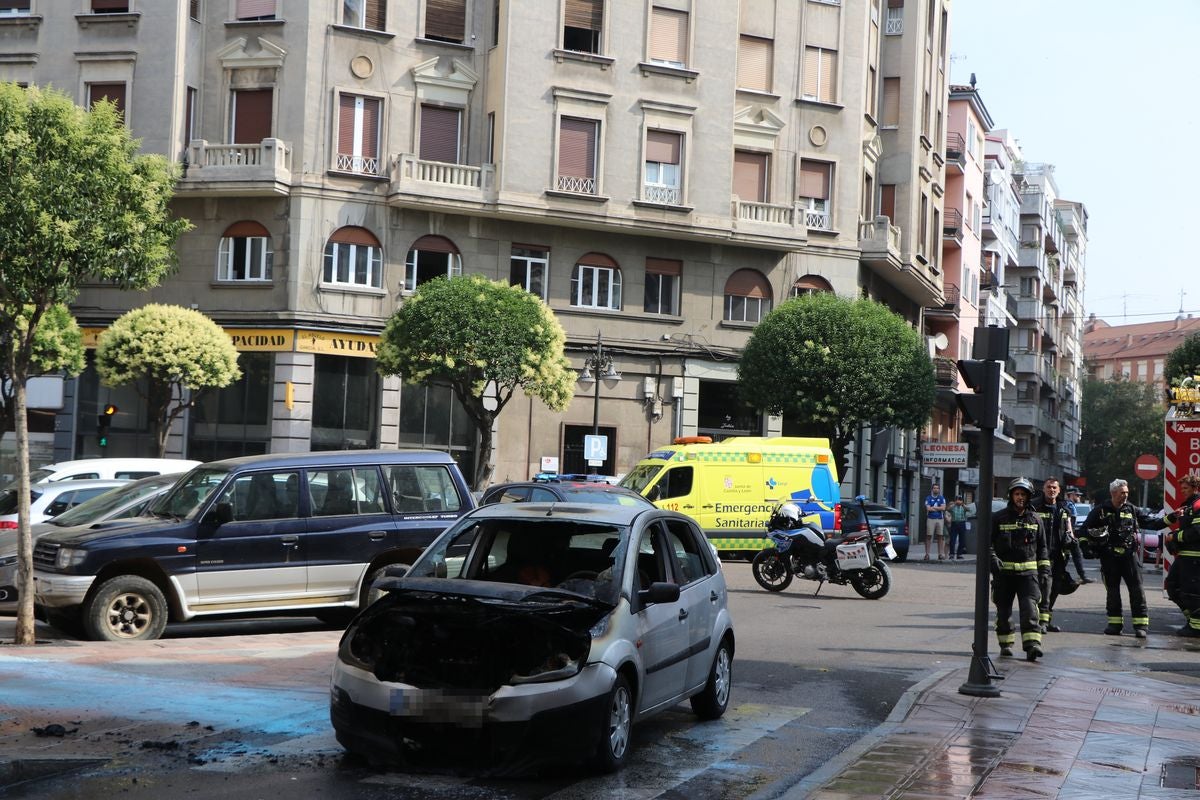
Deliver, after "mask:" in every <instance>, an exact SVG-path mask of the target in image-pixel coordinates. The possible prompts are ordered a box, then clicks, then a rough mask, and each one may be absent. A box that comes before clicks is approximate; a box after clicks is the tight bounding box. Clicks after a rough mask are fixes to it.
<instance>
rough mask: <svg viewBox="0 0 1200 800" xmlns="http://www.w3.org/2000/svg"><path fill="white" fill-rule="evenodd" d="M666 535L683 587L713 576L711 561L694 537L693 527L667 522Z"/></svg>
mask: <svg viewBox="0 0 1200 800" xmlns="http://www.w3.org/2000/svg"><path fill="white" fill-rule="evenodd" d="M666 535H667V544H668V546H669V547H670V549H671V554H672V556H674V560H675V569H676V571H677V572H678V574H679V583H680V585H681V586H687V585H688V584H689V583H692V582H694V581H698V580H700V579H701V578H707V577H708V576H709V575H711V574H712V569H711V567H710V565H709V561H708V559H706V558H705V557H704V554H703V552H702V551H701V550H700V548H699V546H698V544H697V542H696V537H695V536H693V535H692V529H691V527H690V526H688V524H687V523H686V522H678V521H676V520H671V521H669V522H667V523H666Z"/></svg>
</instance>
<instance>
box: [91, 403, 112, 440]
mask: <svg viewBox="0 0 1200 800" xmlns="http://www.w3.org/2000/svg"><path fill="white" fill-rule="evenodd" d="M116 413H117V407H116V406H114V405H113V404H112V403H109V404H108V405H106V406H105V407H104V411H103V412H102V413H100V414H97V415H96V443H97V444H99V445H100V446H101V447H108V429H109V426H111V425H112V418H113V417H114V416H116Z"/></svg>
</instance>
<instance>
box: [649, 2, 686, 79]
mask: <svg viewBox="0 0 1200 800" xmlns="http://www.w3.org/2000/svg"><path fill="white" fill-rule="evenodd" d="M687 41H688V13H687V12H686V11H676V10H675V9H672V8H661V7H659V6H654V7H653V8H651V9H650V61H651V63H654V64H667V65H669V66H672V67H686V66H687V52H688V47H687Z"/></svg>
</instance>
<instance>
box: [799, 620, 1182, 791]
mask: <svg viewBox="0 0 1200 800" xmlns="http://www.w3.org/2000/svg"><path fill="white" fill-rule="evenodd" d="M1160 635H1161V634H1160ZM1180 641H1181V642H1182V641H1184V640H1180ZM1189 641H1190V640H1189ZM1180 649H1181V650H1183V649H1184V648H1182V647H1181V648H1180ZM1189 649H1190V648H1189ZM1188 658H1189V659H1190V660H1191V661H1192V662H1194V661H1195V651H1192V652H1191V653H1189V654H1188ZM993 664H994V665H995V667H996V668H997V670H998V671H999V672H1000V673H1001V674H1003V675H1004V679H1003V680H1001V681H997V682H996V685H997V686H998V687H999V689H1000V692H1001V694H1000V696H999V697H993V698H981V697H973V696H970V695H965V694H960V693H959V691H958V689H959V687H960V686H962V685H963V683H964V682H966V680H967V677H968V672H969V670H968V668H967V667H965V666H964V667H963V668H960V669H952V670H943V671H941V672H938V673H935V674H934V675H932V676H930V677H929V678H927V679H926V680H924V681H922V682H921V683H919V684H917V685H916V686H914V687H913V688H912V689H910V690H909V691H908V692H907V693H906V694H905V695H904V697H903V698H902V699H901V701H900V702H899V703H898V704H897V706H896V708H895V709H894V710H893V711H892V714H891V716H889V717H888V719H887V720H886V721H885V722H884V723H883V724H882V725H880V726H879V727H878V728H876V729H875V730H874V731H873V732H872V733H870V734H868V735H867V736H865V737H864V738H863V739H861V740H859V742H857V743H856V744H855V745H854V746H853V747H851V748H850V749H848V750H846V751H845V752H843V753H842V755H841V756H840V757H839V758H836V759H834V760H833V761H832V762H830V763H829V764H827V765H825V766H824V767H823V768H821V769H820V770H818V771H817V772H814V773H812V774H810V775H809V776H808V777H807V778H805V779H804V781H802V782H801V783H800V784H798V785H797V786H795V787H793V788H792V789H791V790H790V791H788V792H787V794H785V795H784V797H785V798H787V799H788V800H799V798H810V799H811V800H851V799H853V800H863V798H888V800H893V799H896V800H898V799H899V798H968V797H971V798H992V799H993V800H1008V799H1009V798H1013V799H1014V800H1015V799H1016V798H1041V797H1045V798H1050V797H1053V798H1064V799H1068V798H1079V800H1082V799H1083V798H1120V799H1121V800H1125V799H1126V798H1130V799H1131V800H1132V798H1177V799H1178V800H1185V799H1186V800H1196V798H1197V797H1200V795H1198V794H1197V791H1196V790H1197V789H1198V788H1200V685H1196V684H1194V683H1188V684H1180V683H1172V682H1167V681H1164V680H1157V679H1153V678H1146V677H1145V675H1144V674H1141V675H1134V674H1132V673H1129V672H1104V671H1100V670H1093V669H1080V668H1076V667H1060V666H1057V665H1053V664H1047V663H1046V662H1044V661H1043V662H1037V663H1029V662H1026V661H1024V660H1016V659H1011V658H1003V659H997V660H995V661H994V662H993Z"/></svg>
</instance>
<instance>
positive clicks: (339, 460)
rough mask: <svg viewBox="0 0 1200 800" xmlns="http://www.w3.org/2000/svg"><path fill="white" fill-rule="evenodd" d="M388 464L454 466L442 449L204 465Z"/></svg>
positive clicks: (324, 453)
mask: <svg viewBox="0 0 1200 800" xmlns="http://www.w3.org/2000/svg"><path fill="white" fill-rule="evenodd" d="M382 461H386V462H389V463H393V464H429V463H433V464H453V463H454V459H453V458H451V457H450V455H449V454H448V453H444V452H441V451H439V450H318V451H317V452H315V453H267V454H265V455H258V456H240V457H238V458H227V459H224V460H223V461H212V462H209V463H208V464H205V465H204V466H205V467H206V468H207V467H211V468H213V469H226V470H235V469H243V468H246V467H251V468H261V469H273V468H276V467H311V466H317V465H320V466H331V467H353V466H360V465H362V464H364V463H375V462H382Z"/></svg>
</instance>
